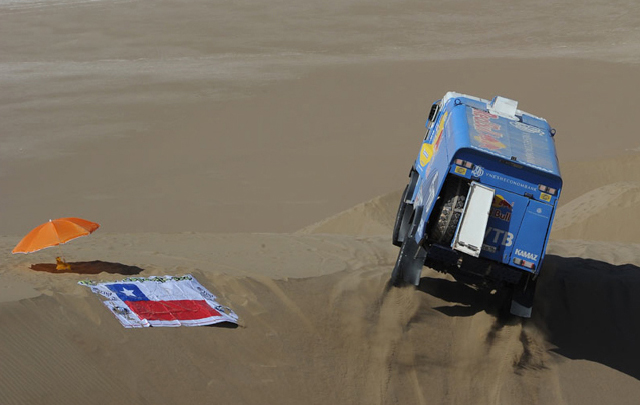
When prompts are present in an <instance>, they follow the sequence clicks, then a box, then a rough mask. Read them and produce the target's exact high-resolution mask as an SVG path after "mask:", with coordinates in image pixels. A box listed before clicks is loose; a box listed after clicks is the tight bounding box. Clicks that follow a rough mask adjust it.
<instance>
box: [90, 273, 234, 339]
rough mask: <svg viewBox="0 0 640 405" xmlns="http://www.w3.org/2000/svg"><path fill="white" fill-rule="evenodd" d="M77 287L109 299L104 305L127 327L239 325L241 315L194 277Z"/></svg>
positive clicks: (138, 279) (129, 280)
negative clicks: (88, 288)
mask: <svg viewBox="0 0 640 405" xmlns="http://www.w3.org/2000/svg"><path fill="white" fill-rule="evenodd" d="M78 284H81V285H85V286H87V287H90V288H91V291H93V292H94V293H96V294H100V295H102V296H104V297H106V298H107V300H106V301H103V303H104V304H105V305H106V306H107V308H109V309H110V310H111V312H113V314H114V315H115V316H116V317H117V318H118V320H119V321H120V323H122V325H123V326H124V327H125V328H144V327H149V326H182V325H184V326H200V325H211V324H214V323H219V322H232V323H236V324H237V323H238V316H237V315H236V314H235V313H234V312H233V311H232V310H231V309H230V308H227V307H224V306H222V305H220V304H218V302H216V296H215V295H213V294H211V293H210V292H209V291H208V290H207V289H206V288H204V287H203V286H202V285H201V284H200V283H199V282H198V281H197V280H196V279H195V278H193V277H192V276H191V275H186V276H180V277H173V276H164V277H148V278H145V277H130V278H126V279H124V280H122V281H116V282H110V283H95V282H93V281H80V282H79V283H78Z"/></svg>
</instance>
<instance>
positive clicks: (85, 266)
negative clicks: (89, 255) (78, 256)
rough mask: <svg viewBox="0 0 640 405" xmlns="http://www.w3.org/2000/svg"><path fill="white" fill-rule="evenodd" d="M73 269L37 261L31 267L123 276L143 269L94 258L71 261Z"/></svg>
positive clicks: (47, 270)
mask: <svg viewBox="0 0 640 405" xmlns="http://www.w3.org/2000/svg"><path fill="white" fill-rule="evenodd" d="M69 264H70V265H71V269H68V270H56V264H55V263H37V264H32V265H31V269H32V270H35V271H43V272H46V273H58V274H62V273H74V274H100V273H110V274H121V275H123V276H134V275H137V274H140V273H141V272H142V271H143V269H141V268H140V267H137V266H128V265H126V264H122V263H112V262H103V261H101V260H94V261H91V262H70V263H69Z"/></svg>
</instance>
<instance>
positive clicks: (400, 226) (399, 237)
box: [391, 184, 413, 246]
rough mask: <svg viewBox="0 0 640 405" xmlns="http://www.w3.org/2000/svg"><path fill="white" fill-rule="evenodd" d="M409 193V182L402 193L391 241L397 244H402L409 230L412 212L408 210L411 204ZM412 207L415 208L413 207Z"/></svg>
mask: <svg viewBox="0 0 640 405" xmlns="http://www.w3.org/2000/svg"><path fill="white" fill-rule="evenodd" d="M407 194H409V184H407V186H406V187H405V188H404V192H403V193H402V198H401V199H400V205H399V206H398V213H397V214H396V221H395V224H394V226H393V235H392V238H391V242H392V243H393V244H394V245H396V246H402V242H404V240H405V238H406V236H407V232H408V231H409V225H410V221H411V214H412V213H411V212H410V211H409V210H407V207H409V204H407ZM410 208H411V209H413V207H410ZM407 217H408V218H407Z"/></svg>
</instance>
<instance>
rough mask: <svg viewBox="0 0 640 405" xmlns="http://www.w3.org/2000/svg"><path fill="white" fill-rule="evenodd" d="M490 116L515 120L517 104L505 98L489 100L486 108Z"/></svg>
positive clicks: (498, 97)
mask: <svg viewBox="0 0 640 405" xmlns="http://www.w3.org/2000/svg"><path fill="white" fill-rule="evenodd" d="M488 107H489V108H488V109H489V112H490V113H491V114H495V115H499V116H501V117H505V118H509V119H512V120H514V119H517V118H516V112H517V111H518V102H517V101H516V100H511V99H508V98H506V97H500V96H496V97H494V98H493V100H491V103H490V104H489V106H488Z"/></svg>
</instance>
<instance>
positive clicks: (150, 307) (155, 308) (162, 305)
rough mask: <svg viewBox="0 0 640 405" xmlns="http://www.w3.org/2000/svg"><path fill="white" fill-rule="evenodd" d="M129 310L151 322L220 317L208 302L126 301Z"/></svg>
mask: <svg viewBox="0 0 640 405" xmlns="http://www.w3.org/2000/svg"><path fill="white" fill-rule="evenodd" d="M125 303H126V304H127V305H128V306H129V308H130V309H131V310H132V311H133V312H135V313H136V314H137V315H138V316H139V317H140V318H142V319H146V320H149V321H172V320H174V319H177V320H180V321H192V320H197V319H204V318H209V317H211V316H220V312H218V311H216V310H215V309H213V308H212V307H211V306H210V305H209V304H208V303H207V301H203V300H201V301H194V300H176V301H146V300H145V301H125Z"/></svg>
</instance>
